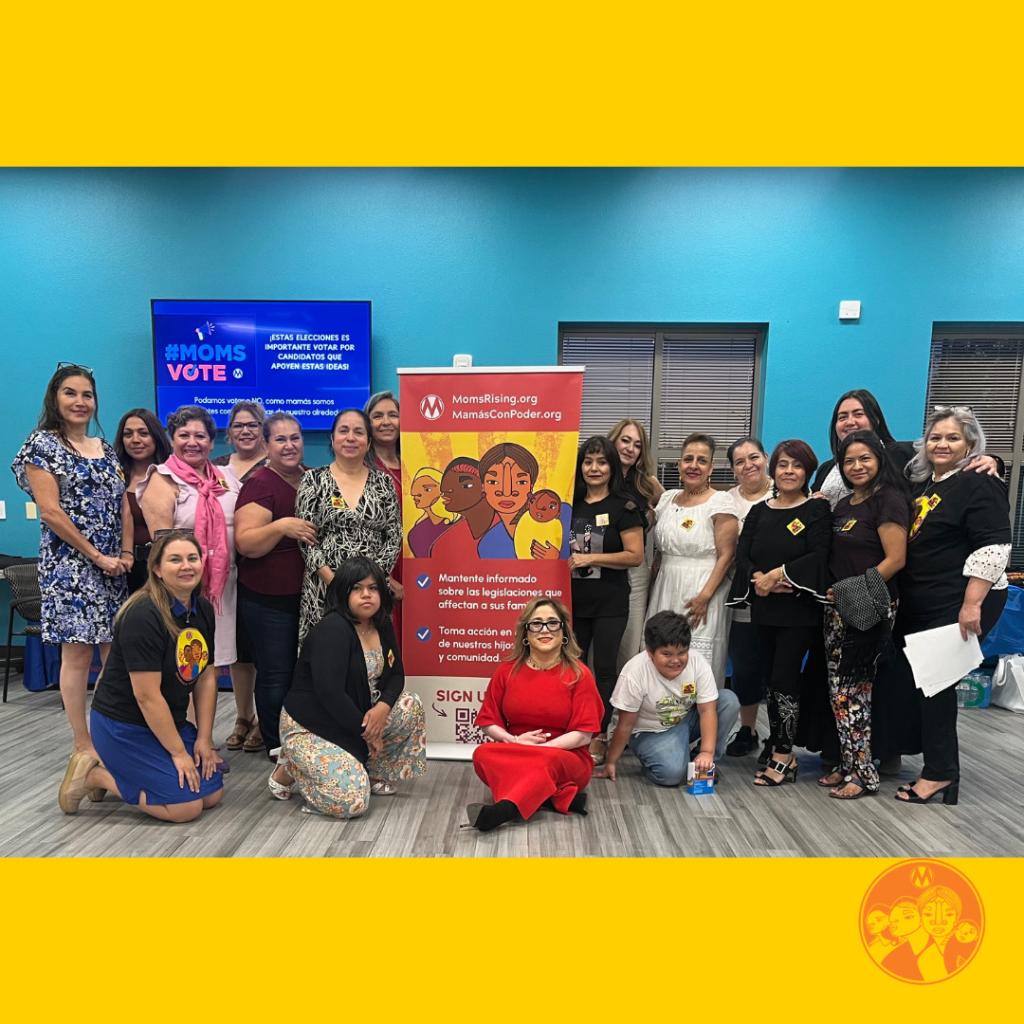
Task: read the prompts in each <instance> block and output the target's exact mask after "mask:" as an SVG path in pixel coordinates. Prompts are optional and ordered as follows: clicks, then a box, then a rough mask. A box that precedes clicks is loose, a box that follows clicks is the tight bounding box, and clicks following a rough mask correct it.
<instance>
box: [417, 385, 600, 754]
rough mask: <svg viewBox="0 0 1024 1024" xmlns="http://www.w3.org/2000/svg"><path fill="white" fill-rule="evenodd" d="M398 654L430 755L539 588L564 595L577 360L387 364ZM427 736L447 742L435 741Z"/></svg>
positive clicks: (475, 700) (472, 740)
mask: <svg viewBox="0 0 1024 1024" xmlns="http://www.w3.org/2000/svg"><path fill="white" fill-rule="evenodd" d="M398 372H399V380H400V384H401V388H400V396H399V397H400V400H401V405H402V443H401V452H402V481H403V491H404V493H403V495H402V521H403V534H404V543H403V551H402V554H403V558H404V559H405V562H404V569H403V573H404V575H403V580H404V583H405V599H404V601H403V611H402V621H403V639H402V655H403V659H404V661H405V671H406V676H407V678H408V685H409V688H410V689H413V690H416V691H417V692H418V693H419V694H420V696H421V698H422V699H423V703H424V706H425V708H426V709H427V738H428V740H429V741H430V743H431V744H432V750H431V752H432V754H434V755H435V756H436V755H438V754H440V756H465V754H467V753H468V752H469V751H470V750H471V749H472V746H473V745H474V744H476V743H477V742H479V740H480V735H479V733H478V731H477V729H476V726H475V725H474V720H475V718H476V710H477V708H478V707H479V703H480V700H481V698H482V696H483V691H484V688H485V687H486V684H487V680H488V679H489V678H490V676H491V674H492V672H493V671H494V668H495V667H496V665H497V664H498V662H499V661H500V660H501V659H502V658H504V657H505V655H506V654H507V653H508V651H509V649H510V647H511V643H512V637H513V630H514V626H515V622H516V618H517V617H518V614H519V612H520V611H521V610H522V608H523V607H524V606H525V605H526V603H527V602H528V601H529V600H530V599H531V598H533V597H535V596H537V595H538V594H551V595H553V596H555V597H557V598H558V599H559V600H561V601H564V602H565V603H566V604H567V605H568V604H569V570H568V566H567V564H566V559H567V558H568V553H569V524H570V521H571V516H572V490H573V480H574V475H575V468H576V449H577V445H578V438H579V422H580V402H581V399H582V389H583V373H582V370H581V369H580V368H578V367H571V368H570V367H551V368H545V369H535V368H523V369H518V368H509V369H501V370H496V369H493V368H483V369H465V370H461V369H460V370H399V371H398ZM437 744H444V745H448V744H456V745H461V746H462V748H463V749H462V753H461V755H460V752H459V751H458V750H457V749H447V747H446V749H443V750H442V749H440V748H438V747H437Z"/></svg>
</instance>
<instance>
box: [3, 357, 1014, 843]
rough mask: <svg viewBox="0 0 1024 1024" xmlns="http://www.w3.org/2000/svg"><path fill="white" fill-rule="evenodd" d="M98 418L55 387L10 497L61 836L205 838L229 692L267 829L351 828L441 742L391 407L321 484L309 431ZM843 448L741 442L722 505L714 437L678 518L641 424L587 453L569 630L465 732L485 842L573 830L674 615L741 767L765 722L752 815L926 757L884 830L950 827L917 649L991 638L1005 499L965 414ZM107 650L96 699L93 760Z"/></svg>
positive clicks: (378, 403) (565, 619)
mask: <svg viewBox="0 0 1024 1024" xmlns="http://www.w3.org/2000/svg"><path fill="white" fill-rule="evenodd" d="M97 413H98V399H97V394H96V383H95V379H94V377H93V374H92V371H91V370H90V369H89V368H87V367H84V366H80V365H78V364H61V365H59V366H58V368H57V371H56V373H55V374H54V375H53V378H52V379H51V381H50V384H49V385H48V387H47V391H46V395H45V397H44V402H43V412H42V415H41V417H40V421H39V425H38V428H37V430H36V431H35V432H34V433H33V434H32V435H31V436H30V437H29V439H28V440H27V441H26V442H25V444H24V445H23V447H22V449H21V450H20V451H19V453H18V455H17V457H16V458H15V461H14V466H13V469H14V472H15V474H16V476H17V478H18V481H19V483H20V484H21V485H22V486H23V487H24V488H25V489H26V490H28V491H29V492H30V493H31V494H32V496H33V498H34V499H35V501H36V502H37V504H38V506H39V510H40V514H41V518H42V539H41V546H40V566H39V571H40V583H41V590H42V594H43V637H44V640H46V641H48V642H51V643H59V644H61V646H62V653H63V661H62V668H61V692H62V696H63V698H64V704H65V708H66V711H67V715H68V719H69V722H70V724H71V726H72V731H73V739H74V754H73V755H72V758H71V760H70V762H69V765H68V769H67V773H66V775H65V779H64V782H63V783H62V786H61V793H60V802H61V806H62V807H63V808H64V809H65V810H66V811H69V812H73V811H74V810H76V809H77V807H78V804H79V803H80V802H81V800H82V799H84V797H85V796H86V795H89V796H91V797H92V798H93V799H100V798H102V796H103V795H104V794H105V793H106V792H113V793H115V794H117V795H119V796H120V797H122V798H123V799H125V800H126V801H128V802H129V803H134V804H137V805H138V806H139V807H140V808H142V809H144V810H145V811H146V812H147V813H150V814H152V815H153V816H155V817H160V818H165V819H168V820H187V819H188V818H190V817H194V816H195V815H196V814H198V813H200V812H201V811H202V809H203V807H207V806H211V805H212V804H213V803H215V802H216V801H217V800H218V799H219V797H220V785H221V784H220V777H221V775H222V773H223V770H224V769H225V764H224V762H222V761H221V760H220V758H219V756H218V755H217V753H216V750H215V749H214V748H213V746H212V716H213V708H214V697H215V692H216V680H215V678H214V673H215V671H216V668H217V667H220V666H231V669H232V675H233V689H234V696H235V701H236V711H237V719H236V722H235V725H234V728H233V729H232V732H231V734H230V736H229V737H228V740H227V745H228V747H229V748H231V749H238V748H241V749H244V750H263V749H265V750H267V751H268V753H270V752H273V754H276V755H277V761H276V767H275V769H274V772H273V774H272V776H271V778H270V782H269V785H270V789H271V791H272V793H273V794H274V795H275V796H276V797H279V798H282V799H283V798H287V797H288V796H290V795H291V794H292V793H293V792H294V791H296V790H297V791H298V792H299V793H301V795H302V796H303V798H304V800H305V802H306V805H307V809H310V810H312V811H317V812H320V813H324V814H329V815H334V816H340V817H350V816H353V815H356V814H360V813H363V811H365V809H366V806H367V803H368V799H369V796H370V794H378V795H383V794H388V793H391V792H393V790H394V784H395V783H396V782H397V781H399V780H401V779H408V778H412V777H413V776H415V775H417V774H419V773H420V772H422V771H423V770H424V736H423V711H422V707H421V706H420V704H419V701H418V698H416V697H415V695H412V694H407V693H405V692H404V675H403V670H402V662H401V653H400V650H399V644H398V636H399V635H400V633H399V630H398V626H397V621H396V616H397V610H396V609H397V606H398V603H399V602H400V601H401V597H402V584H401V573H400V568H399V566H400V560H399V558H398V555H399V551H400V546H401V537H402V530H401V520H400V514H399V482H400V468H399V467H400V462H399V453H398V414H399V410H398V403H397V401H395V399H394V396H393V395H391V394H390V393H389V392H384V393H381V394H378V395H375V396H374V397H373V398H371V400H370V402H369V403H368V404H367V407H366V409H365V410H357V409H351V410H346V411H344V412H342V413H339V414H338V416H337V417H336V419H335V421H334V423H333V425H332V430H331V442H330V443H331V453H332V455H333V458H332V461H331V462H330V463H328V464H327V465H326V466H323V467H321V468H318V469H308V470H307V468H306V466H305V464H304V450H303V438H302V432H301V429H300V428H299V424H298V423H297V422H296V421H295V420H294V419H293V418H292V417H290V416H288V415H286V414H275V415H272V416H269V417H265V416H264V413H263V410H262V409H261V408H260V407H259V406H258V405H256V404H254V403H251V402H240V403H238V404H237V405H236V406H235V408H234V409H233V410H232V412H231V415H230V418H229V424H228V437H229V439H230V441H231V444H232V448H233V450H232V452H231V454H230V455H229V456H224V457H222V458H220V459H217V460H211V458H210V454H211V451H212V448H213V444H214V439H215V428H214V424H213V421H212V419H211V417H210V416H209V414H208V413H207V412H206V411H205V410H203V409H201V408H199V407H195V406H187V407H183V408H181V409H178V410H177V411H176V412H175V413H174V414H173V415H172V416H171V417H170V419H169V421H168V427H167V434H165V433H164V430H163V428H162V427H161V426H160V424H159V423H158V421H157V420H156V418H155V417H154V416H153V415H152V413H150V412H148V411H147V410H144V409H133V410H131V411H129V412H128V413H126V414H125V416H124V417H122V420H121V423H120V424H119V427H118V431H117V436H116V439H115V447H114V448H110V446H108V445H107V444H106V442H104V441H102V440H101V439H99V438H96V437H91V436H90V435H89V432H88V430H89V426H90V424H91V422H92V421H93V419H94V418H95V417H96V416H97ZM829 436H830V441H831V447H832V455H833V458H832V459H831V460H830V461H829V462H827V463H826V464H824V465H823V466H821V467H819V466H818V463H817V459H816V458H815V456H814V453H813V451H812V450H811V448H810V446H809V445H807V444H806V443H805V442H803V441H801V440H798V439H790V440H786V441H783V442H780V443H779V444H778V445H776V446H775V448H774V449H773V450H772V452H771V453H770V455H769V454H768V453H766V451H765V450H764V448H763V446H762V445H761V443H760V442H759V441H758V440H757V439H756V438H753V437H745V438H741V439H739V440H737V441H735V442H734V443H733V444H732V445H730V447H729V449H728V459H729V462H730V465H731V467H732V470H733V473H734V475H735V479H736V486H735V487H733V488H732V489H731V490H730V491H728V492H722V491H718V490H716V489H715V488H713V487H712V485H711V474H712V468H713V464H714V458H715V452H716V442H715V440H714V439H713V438H711V437H710V436H708V435H707V434H704V433H693V434H691V435H690V436H689V437H687V438H686V440H685V442H684V444H683V448H682V454H681V459H680V462H679V482H680V486H679V487H678V488H676V489H673V490H669V491H665V490H664V489H663V488H662V486H661V484H660V483H659V482H658V480H657V479H656V477H655V475H654V473H653V462H652V456H651V451H650V446H649V443H648V439H647V434H646V431H645V429H644V427H643V425H642V424H640V423H638V422H637V421H635V420H624V421H622V422H620V423H619V424H617V425H616V426H615V427H614V428H613V429H612V431H610V433H609V435H608V436H607V437H601V436H595V437H591V438H588V439H587V440H585V441H584V442H583V443H582V444H581V445H580V448H579V454H578V459H577V471H576V489H575V500H574V504H573V508H572V516H571V528H570V533H569V536H570V552H571V553H570V558H569V567H570V570H571V577H572V601H573V616H574V619H573V623H572V624H571V623H570V619H569V615H568V612H567V610H566V609H565V608H564V607H563V606H562V605H561V604H560V603H559V602H557V601H555V600H553V599H551V598H538V599H536V600H534V601H532V602H530V604H528V605H527V607H526V609H525V610H524V612H523V614H522V615H521V616H520V618H519V622H518V626H517V633H516V644H515V646H514V648H513V651H512V654H511V656H510V659H509V661H507V662H506V663H505V664H503V665H502V666H501V668H499V670H498V672H497V673H496V674H495V676H494V678H493V679H492V681H491V685H490V687H489V689H488V692H487V698H486V700H485V701H484V705H483V707H482V708H481V710H480V712H479V715H478V717H477V725H478V726H479V727H481V728H482V729H483V730H484V732H485V733H486V734H487V735H488V737H489V738H490V739H491V740H492V741H495V742H493V743H489V744H485V745H484V746H482V747H481V748H480V749H479V750H478V752H477V770H478V772H479V773H480V774H481V778H484V779H485V780H486V781H488V782H489V784H492V783H494V781H495V780H499V779H500V780H503V781H502V782H501V784H500V786H499V788H501V790H502V795H501V796H500V798H498V799H496V800H495V801H494V803H492V804H488V805H480V806H478V807H476V808H474V809H473V810H472V812H471V821H472V823H474V824H476V825H477V827H480V828H483V829H488V828H493V827H496V826H497V825H499V824H501V823H502V822H504V821H509V820H513V819H514V818H516V817H517V816H518V817H529V816H530V815H531V814H532V813H533V812H534V811H536V810H537V809H538V807H540V806H543V805H544V804H545V803H547V804H549V805H550V806H552V807H553V808H554V809H555V810H558V811H562V812H569V811H577V812H583V811H584V808H585V793H584V789H585V787H586V784H587V782H588V780H589V778H590V772H591V768H592V765H593V764H596V763H600V762H601V761H602V759H603V757H604V754H605V748H606V740H605V737H606V736H607V735H608V729H609V724H610V717H611V713H612V710H613V709H612V706H611V702H610V697H611V692H612V689H613V687H614V685H615V682H616V677H617V674H618V671H619V669H620V668H621V667H622V665H623V664H624V663H625V662H626V661H627V660H628V659H629V658H631V657H633V656H634V655H635V654H637V653H638V651H639V650H641V648H642V636H643V630H644V624H645V622H646V621H647V620H648V619H649V618H651V617H652V616H654V615H655V614H657V613H658V612H662V611H673V612H681V613H683V614H684V615H685V616H686V618H687V619H688V622H689V626H690V632H691V641H690V643H691V646H692V648H693V649H694V650H696V651H698V652H700V653H701V654H702V655H703V658H704V660H706V661H707V663H708V664H709V665H710V667H711V670H712V673H713V675H714V678H715V681H716V683H717V685H718V686H719V688H722V687H723V686H725V685H726V684H727V682H728V685H729V686H731V688H732V689H733V690H735V692H736V695H737V697H738V698H739V701H740V704H741V705H742V710H741V719H740V724H741V727H740V730H739V732H738V733H737V735H736V736H735V737H734V738H733V739H732V742H731V743H730V744H729V746H728V753H729V754H732V755H735V756H743V755H747V754H750V753H752V752H754V751H756V750H757V749H758V747H759V745H760V742H759V738H758V736H757V732H756V720H757V712H758V706H759V704H760V701H761V700H762V699H763V698H767V713H768V721H769V728H770V732H769V736H768V738H767V739H766V740H765V742H764V747H763V749H762V750H761V751H760V757H759V761H760V764H761V765H762V767H761V770H759V771H758V772H757V773H756V775H755V778H754V782H755V784H756V785H758V786H761V787H765V788H772V787H777V786H780V785H782V784H783V783H786V782H793V781H795V780H796V776H797V770H798V762H797V758H796V755H795V753H794V748H795V747H796V746H797V745H803V746H808V747H811V748H812V749H820V750H822V751H823V758H828V755H829V754H830V753H831V754H833V756H832V757H831V758H830V759H829V760H830V763H831V770H828V771H826V773H825V774H824V775H823V776H822V777H821V778H819V780H818V782H819V784H820V785H822V786H823V787H826V788H827V789H828V791H829V793H830V795H831V796H832V797H834V798H837V799H856V798H858V797H861V796H865V795H869V794H873V793H876V792H878V789H879V784H880V780H879V770H878V763H877V762H878V761H879V760H881V761H882V764H883V767H884V765H885V762H886V760H887V759H888V758H891V757H892V756H893V755H896V756H898V755H899V754H900V753H917V752H923V754H924V764H923V767H922V770H921V773H920V776H919V778H918V779H916V780H915V781H914V782H913V783H912V784H911V785H907V786H902V787H900V789H899V790H898V792H897V794H896V796H897V799H900V800H902V801H905V802H909V803H920V802H926V801H928V800H931V799H932V798H933V797H935V796H936V795H940V794H941V799H942V801H943V802H944V803H947V804H951V803H955V802H956V801H957V798H958V792H959V757H958V748H957V739H956V696H955V690H954V688H952V687H950V688H948V689H947V690H943V691H942V692H940V693H938V694H936V695H934V696H932V697H924V696H923V695H921V694H920V693H919V692H916V691H915V690H914V685H913V679H912V676H911V673H910V671H909V666H908V665H907V662H906V659H905V658H904V657H903V655H902V653H901V648H902V646H903V644H902V638H903V637H904V636H906V635H907V634H908V633H912V632H917V631H920V630H923V629H929V628H932V627H935V626H942V625H948V624H953V623H957V624H959V628H960V631H961V634H962V635H963V637H964V638H965V639H966V637H967V635H968V634H969V633H975V634H978V635H984V633H985V632H986V631H987V630H988V629H989V628H991V626H992V625H993V624H994V623H995V621H996V619H997V618H998V616H999V613H1000V612H1001V610H1002V606H1003V603H1005V599H1006V591H1005V587H1006V578H1005V573H1004V570H1005V567H1006V563H1007V559H1008V555H1009V541H1010V527H1009V512H1008V506H1007V497H1006V490H1005V487H1004V486H1003V484H1002V482H1001V481H1000V480H999V479H998V477H997V475H996V474H997V472H998V468H999V467H998V465H997V463H996V460H993V459H992V458H991V457H988V456H986V455H985V439H984V434H983V433H982V430H981V427H980V425H979V424H978V422H977V420H976V418H975V417H974V415H973V413H972V412H971V410H969V409H966V408H961V407H954V408H941V409H936V410H935V411H934V412H933V414H932V415H931V416H930V417H929V420H928V424H927V428H926V431H925V434H924V437H923V438H922V439H921V440H920V441H919V442H917V443H915V444H913V445H909V444H905V443H899V442H896V441H895V440H894V439H893V438H892V436H891V434H890V432H889V430H888V427H887V425H886V423H885V419H884V416H883V415H882V412H881V410H880V408H879V407H878V403H877V402H876V401H875V399H874V398H873V396H871V395H870V393H869V392H866V391H852V392H848V393H846V394H845V395H843V396H842V397H841V398H840V400H839V401H838V402H837V404H836V407H835V410H834V412H833V415H832V418H831V420H830V423H829ZM428 483H430V484H432V485H434V486H435V487H436V486H437V484H438V481H435V480H431V481H428ZM513 525H514V524H513ZM504 528H505V529H506V530H508V529H509V524H504ZM129 589H130V590H131V591H132V592H133V596H132V597H131V598H130V599H129V600H128V601H127V603H125V598H126V596H127V593H128V591H129ZM573 627H574V628H573ZM357 641H358V643H357ZM112 643H113V653H112V654H111V644H112ZM93 645H99V646H100V650H101V653H102V657H103V659H104V660H105V661H107V668H106V669H105V671H104V673H103V675H102V678H101V681H100V684H99V688H98V692H97V696H96V699H95V701H94V703H93V708H92V719H91V730H90V727H89V725H88V724H87V722H86V680H87V674H88V669H89V661H90V657H91V648H92V646H93ZM108 654H109V655H110V659H108ZM588 656H589V658H590V659H591V661H592V664H593V668H594V670H593V674H591V672H590V670H589V669H588V668H587V666H586V664H585V662H586V661H587V659H588ZM727 660H728V661H731V671H728V670H727V667H726V666H727ZM339 665H341V666H345V671H344V672H341V673H339V672H338V668H337V667H338V666H339ZM876 683H877V685H876ZM875 691H877V692H878V695H879V697H880V698H881V699H877V700H873V699H872V698H873V694H874V692H875ZM821 706H825V707H827V708H828V709H829V714H828V716H827V720H826V719H825V718H824V717H823V716H817V715H816V709H818V708H820V707H821ZM812 735H813V736H814V737H815V739H814V740H811V739H810V738H809V737H811V736H812ZM873 736H874V737H878V738H879V741H880V742H879V743H876V744H875V745H874V746H873V743H872V739H873ZM880 746H882V747H883V748H884V749H881V750H880V749H879V747H880ZM513 747H515V748H519V749H517V750H513V749H512V748H513ZM524 748H531V750H530V752H529V754H528V755H526V758H527V759H526V760H524V752H523V750H524ZM532 748H537V749H532ZM588 748H589V749H588ZM880 755H881V756H880ZM272 756H273V755H272ZM526 764H529V765H530V766H531V770H530V771H523V770H522V767H523V766H524V765H526ZM495 793H496V795H497V790H496V791H495Z"/></svg>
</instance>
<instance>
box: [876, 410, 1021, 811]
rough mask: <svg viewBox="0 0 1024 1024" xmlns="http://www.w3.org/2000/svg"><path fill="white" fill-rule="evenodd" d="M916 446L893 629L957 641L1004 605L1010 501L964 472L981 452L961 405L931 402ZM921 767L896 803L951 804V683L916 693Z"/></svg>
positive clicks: (982, 630)
mask: <svg viewBox="0 0 1024 1024" xmlns="http://www.w3.org/2000/svg"><path fill="white" fill-rule="evenodd" d="M917 447H918V452H917V454H916V455H915V456H914V458H913V460H912V461H911V462H910V464H909V465H908V466H907V475H908V476H909V477H910V481H911V489H912V492H913V498H914V505H913V508H912V511H913V513H914V520H913V522H912V523H911V526H910V539H909V541H908V544H907V565H906V568H905V569H904V570H903V574H902V576H901V577H900V609H899V615H898V617H897V632H898V633H899V635H900V636H906V635H907V634H908V633H916V632H919V631H920V630H925V629H933V628H935V627H937V626H946V625H950V624H952V623H954V622H955V623H958V624H959V626H960V633H961V635H962V636H963V638H964V640H966V639H967V637H968V634H970V633H975V634H976V635H977V636H978V637H979V639H983V638H984V636H985V634H986V633H987V632H988V631H989V630H990V629H991V628H992V626H994V625H995V623H996V620H997V619H998V618H999V616H1000V615H1001V614H1002V611H1003V606H1004V605H1005V604H1006V573H1005V569H1006V563H1007V559H1008V558H1009V554H1010V508H1009V502H1008V501H1007V496H1006V487H1005V486H1004V485H1003V483H1002V481H1001V480H999V479H997V478H996V477H991V476H987V475H986V474H984V473H971V472H963V471H962V470H963V467H964V466H966V465H967V464H968V463H969V462H970V461H971V459H972V458H973V457H975V456H977V455H978V454H980V453H982V452H984V450H985V435H984V433H983V431H982V429H981V426H980V424H979V423H978V421H977V419H975V417H974V415H973V413H972V412H971V411H970V409H967V408H964V407H960V406H957V407H953V408H940V409H937V410H936V411H935V412H933V413H932V415H931V417H929V420H928V425H927V427H926V429H925V433H924V437H923V439H922V440H921V441H919V442H918V443H917ZM918 701H919V704H920V708H921V739H922V744H923V748H924V765H923V767H922V769H921V776H920V778H918V779H917V780H916V781H915V782H914V783H913V785H911V786H904V787H901V789H900V791H899V792H898V793H897V794H896V798H897V799H898V800H903V801H906V802H909V803H924V802H926V801H928V800H930V799H931V798H932V797H933V796H935V795H936V794H937V793H941V794H942V802H943V803H944V804H955V803H956V802H957V800H958V798H959V790H960V756H959V749H958V747H957V737H956V687H955V686H948V687H947V688H946V689H945V690H942V691H941V692H939V693H937V694H935V695H934V696H932V697H925V696H924V694H923V693H921V692H920V691H919V692H918Z"/></svg>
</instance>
